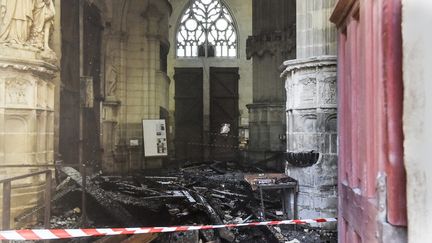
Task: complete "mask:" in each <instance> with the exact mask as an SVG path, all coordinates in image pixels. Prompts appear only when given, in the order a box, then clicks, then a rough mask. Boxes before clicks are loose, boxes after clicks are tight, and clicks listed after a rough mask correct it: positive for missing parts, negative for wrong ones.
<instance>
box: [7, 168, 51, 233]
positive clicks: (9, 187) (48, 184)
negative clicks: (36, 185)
mask: <svg viewBox="0 0 432 243" xmlns="http://www.w3.org/2000/svg"><path fill="white" fill-rule="evenodd" d="M42 174H45V195H44V199H45V201H44V204H45V210H44V226H45V228H46V229H48V228H50V217H51V187H52V171H51V170H44V171H38V172H34V173H30V174H25V175H21V176H16V177H12V178H7V179H3V180H0V184H3V198H2V200H3V205H2V230H8V229H10V217H11V192H12V182H13V181H16V180H21V179H25V178H28V177H34V176H38V175H42Z"/></svg>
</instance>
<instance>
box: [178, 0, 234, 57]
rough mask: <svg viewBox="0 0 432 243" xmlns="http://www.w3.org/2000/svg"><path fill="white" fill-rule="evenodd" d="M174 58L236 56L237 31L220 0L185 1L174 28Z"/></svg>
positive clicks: (229, 14) (227, 10)
mask: <svg viewBox="0 0 432 243" xmlns="http://www.w3.org/2000/svg"><path fill="white" fill-rule="evenodd" d="M176 56H177V57H178V58H185V57H186V58H187V57H189V58H193V57H224V58H236V57H237V56H238V28H237V26H236V23H235V20H234V17H233V15H232V13H231V11H230V10H229V9H228V7H227V5H226V4H225V3H224V2H223V0H189V2H188V4H187V6H186V8H185V10H184V11H183V12H182V15H181V17H180V19H179V23H178V26H177V29H176Z"/></svg>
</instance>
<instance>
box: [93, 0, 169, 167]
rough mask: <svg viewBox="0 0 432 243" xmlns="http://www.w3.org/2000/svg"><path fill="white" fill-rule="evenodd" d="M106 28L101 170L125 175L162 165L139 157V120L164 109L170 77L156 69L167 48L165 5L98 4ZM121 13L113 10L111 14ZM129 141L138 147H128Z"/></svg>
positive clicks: (148, 0) (154, 0) (138, 1)
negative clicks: (134, 141) (137, 143)
mask: <svg viewBox="0 0 432 243" xmlns="http://www.w3.org/2000/svg"><path fill="white" fill-rule="evenodd" d="M96 4H98V6H100V9H102V10H104V11H103V12H102V14H103V15H104V19H105V20H106V21H107V23H108V25H107V26H106V28H105V29H104V47H103V51H102V53H104V56H103V60H104V68H103V70H104V71H103V73H104V86H103V87H105V91H104V93H105V102H104V104H103V112H102V127H103V131H102V141H103V142H102V147H103V151H104V152H103V160H104V162H103V169H104V171H106V172H108V173H125V172H129V171H133V170H136V169H140V168H148V167H160V166H161V165H162V164H161V163H162V160H161V159H145V158H144V157H143V150H142V144H143V135H142V120H143V119H159V118H160V116H161V114H160V109H161V108H163V109H166V110H168V89H169V84H170V79H169V78H168V76H167V75H166V71H165V70H164V68H163V67H161V65H160V57H161V55H160V51H161V47H163V48H165V49H168V48H169V42H168V31H167V30H168V18H169V16H170V14H171V6H170V4H169V3H168V2H167V1H158V0H145V1H143V0H132V1H105V2H103V1H97V2H96ZM116 9H117V10H122V11H113V10H116ZM131 139H138V140H139V141H140V146H138V147H132V146H130V144H129V141H130V140H131Z"/></svg>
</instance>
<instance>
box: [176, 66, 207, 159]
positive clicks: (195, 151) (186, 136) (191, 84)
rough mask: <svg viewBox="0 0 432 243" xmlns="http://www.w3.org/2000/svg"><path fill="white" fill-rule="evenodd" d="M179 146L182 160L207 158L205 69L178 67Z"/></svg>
mask: <svg viewBox="0 0 432 243" xmlns="http://www.w3.org/2000/svg"><path fill="white" fill-rule="evenodd" d="M174 79H175V140H174V143H175V149H176V158H177V160H179V161H186V160H189V161H201V160H202V159H203V146H202V142H203V134H202V133H203V70H202V68H175V75H174Z"/></svg>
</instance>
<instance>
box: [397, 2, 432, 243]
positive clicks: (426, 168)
mask: <svg viewBox="0 0 432 243" xmlns="http://www.w3.org/2000/svg"><path fill="white" fill-rule="evenodd" d="M402 5H403V7H402V19H403V21H402V40H403V85H404V104H403V106H404V108H403V132H404V136H405V139H404V156H405V160H404V164H405V168H406V172H407V204H408V205H407V208H408V241H409V242H424V241H427V239H432V230H431V224H430V220H429V219H430V217H432V208H431V205H432V180H431V178H432V164H431V163H430V161H431V155H430V153H429V152H430V150H431V148H432V126H431V125H430V124H432V96H431V95H430V92H431V90H432V82H431V77H432V69H431V68H430V63H431V62H432V48H431V46H430V43H431V42H432V33H431V32H428V31H424V29H423V28H419V27H420V26H429V25H430V24H432V15H431V14H430V13H431V11H432V2H430V1H427V0H415V1H407V0H403V1H402Z"/></svg>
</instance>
